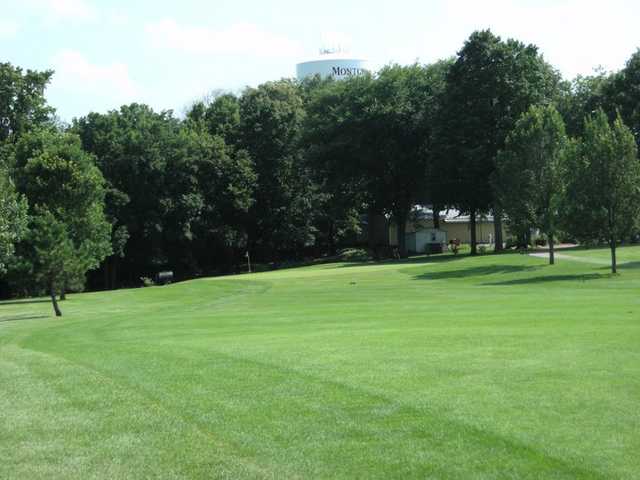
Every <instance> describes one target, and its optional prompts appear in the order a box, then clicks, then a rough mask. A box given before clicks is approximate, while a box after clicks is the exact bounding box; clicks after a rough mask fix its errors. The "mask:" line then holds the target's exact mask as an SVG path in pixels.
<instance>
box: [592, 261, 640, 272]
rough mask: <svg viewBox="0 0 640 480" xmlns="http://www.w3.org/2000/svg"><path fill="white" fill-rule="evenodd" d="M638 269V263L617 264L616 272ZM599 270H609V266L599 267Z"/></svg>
mask: <svg viewBox="0 0 640 480" xmlns="http://www.w3.org/2000/svg"><path fill="white" fill-rule="evenodd" d="M636 268H640V261H635V262H618V270H627V269H628V270H634V269H636ZM600 270H609V271H610V270H611V265H605V266H604V267H600Z"/></svg>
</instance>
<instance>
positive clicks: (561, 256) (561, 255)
mask: <svg viewBox="0 0 640 480" xmlns="http://www.w3.org/2000/svg"><path fill="white" fill-rule="evenodd" d="M529 256H531V257H537V258H546V259H548V258H549V252H542V253H530V254H529ZM554 257H555V258H556V259H560V260H571V261H572V262H582V263H591V264H593V265H610V264H611V262H609V261H608V260H601V259H598V258H583V257H574V256H573V255H567V254H566V253H556V254H555V255H554ZM621 263H625V262H618V264H621Z"/></svg>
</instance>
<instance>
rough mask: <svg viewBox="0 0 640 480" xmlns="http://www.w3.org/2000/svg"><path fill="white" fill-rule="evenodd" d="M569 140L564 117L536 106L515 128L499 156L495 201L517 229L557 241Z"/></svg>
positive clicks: (551, 244) (551, 260) (551, 259)
mask: <svg viewBox="0 0 640 480" xmlns="http://www.w3.org/2000/svg"><path fill="white" fill-rule="evenodd" d="M568 145H569V140H568V138H567V135H566V133H565V126H564V122H563V120H562V117H561V115H560V114H559V113H558V111H557V110H556V109H555V107H553V106H540V107H539V106H532V107H531V108H529V110H528V111H527V112H526V113H524V114H523V115H522V117H521V118H520V119H519V120H518V121H517V122H516V125H515V127H514V129H513V131H512V132H511V133H510V134H509V135H508V137H507V140H506V142H505V147H504V150H502V151H501V152H500V153H499V154H498V161H497V168H496V172H495V186H496V195H497V199H498V202H499V205H500V206H501V208H502V210H503V211H504V212H505V213H506V214H507V217H508V218H509V221H510V222H513V224H514V225H524V226H526V227H528V228H532V227H533V228H538V229H540V230H541V231H543V232H544V233H545V234H546V235H547V238H548V241H549V263H550V264H552V265H553V264H554V240H555V238H556V233H557V231H558V226H559V223H560V217H559V215H560V205H561V201H562V198H563V194H564V179H565V171H566V156H567V151H568Z"/></svg>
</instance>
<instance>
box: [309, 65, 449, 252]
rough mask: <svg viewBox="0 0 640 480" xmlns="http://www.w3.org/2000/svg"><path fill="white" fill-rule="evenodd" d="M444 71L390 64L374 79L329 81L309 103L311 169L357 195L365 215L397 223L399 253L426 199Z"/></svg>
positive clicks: (441, 67) (373, 77) (422, 66)
mask: <svg viewBox="0 0 640 480" xmlns="http://www.w3.org/2000/svg"><path fill="white" fill-rule="evenodd" d="M446 67H447V64H446V62H440V63H437V64H434V65H428V66H424V65H419V64H414V65H411V66H406V67H403V66H399V65H390V66H387V67H385V68H383V69H382V70H381V71H380V72H379V73H378V74H377V75H376V76H360V77H356V78H353V79H351V80H348V81H344V82H335V83H334V84H333V85H331V84H329V86H328V88H325V89H324V90H322V91H321V92H320V94H319V95H316V97H315V98H313V99H312V101H311V102H310V106H309V112H310V113H309V121H308V122H307V130H308V131H309V132H310V133H309V135H310V139H311V142H310V143H311V146H312V149H311V152H312V153H313V154H314V155H316V156H317V161H316V165H317V166H316V168H317V169H319V170H320V171H321V172H324V174H325V176H326V178H327V179H330V185H331V186H332V188H333V189H334V190H335V191H342V192H345V193H346V194H347V195H353V198H358V197H357V195H361V200H362V202H363V203H365V204H366V205H368V207H369V209H370V212H375V213H385V214H387V215H389V216H390V217H391V218H392V219H393V220H394V221H395V223H396V225H397V226H398V228H397V233H398V238H397V241H398V245H399V250H400V254H401V255H402V256H406V254H407V251H406V245H405V227H406V224H407V221H408V219H409V214H410V212H411V210H412V208H413V207H414V206H415V205H416V204H417V203H420V202H424V201H425V200H426V199H428V198H430V192H429V186H430V185H431V182H430V181H429V178H428V172H430V171H431V169H430V168H429V166H430V160H431V159H432V155H431V149H432V142H431V139H432V137H433V129H434V116H435V112H436V111H437V109H438V99H439V94H440V91H441V89H442V87H443V85H444V81H443V80H444V73H445V72H446ZM338 189H340V190H338ZM343 194H344V193H343Z"/></svg>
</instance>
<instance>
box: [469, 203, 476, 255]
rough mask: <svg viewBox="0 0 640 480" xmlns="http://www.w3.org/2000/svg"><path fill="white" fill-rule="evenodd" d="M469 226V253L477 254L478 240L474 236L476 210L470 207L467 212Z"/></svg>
mask: <svg viewBox="0 0 640 480" xmlns="http://www.w3.org/2000/svg"><path fill="white" fill-rule="evenodd" d="M469 228H470V229H471V255H477V254H478V240H477V238H476V210H475V208H472V209H471V211H470V212H469Z"/></svg>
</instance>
